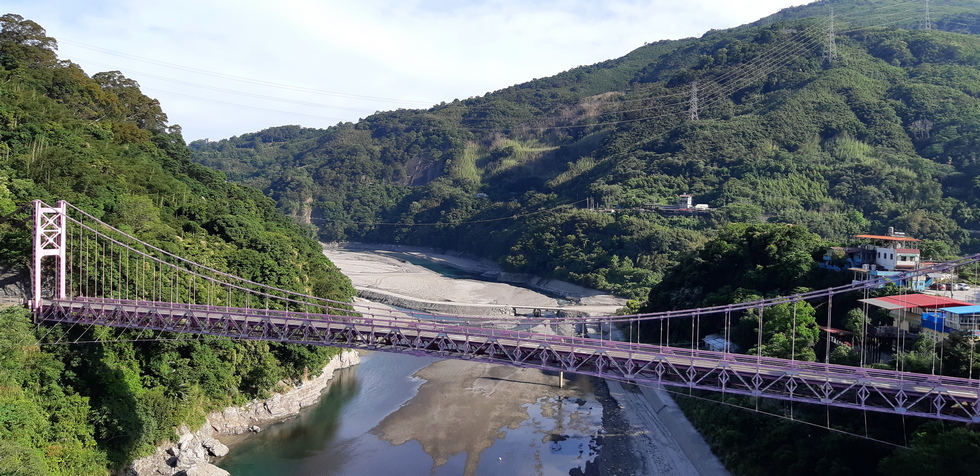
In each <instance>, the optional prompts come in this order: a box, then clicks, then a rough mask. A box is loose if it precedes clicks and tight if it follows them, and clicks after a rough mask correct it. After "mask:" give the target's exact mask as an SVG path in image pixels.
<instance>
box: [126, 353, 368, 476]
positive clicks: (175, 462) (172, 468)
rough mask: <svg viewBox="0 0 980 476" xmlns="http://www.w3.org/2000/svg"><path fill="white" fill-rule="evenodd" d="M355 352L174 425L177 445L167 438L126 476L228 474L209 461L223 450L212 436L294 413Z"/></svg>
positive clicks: (353, 361) (313, 399)
mask: <svg viewBox="0 0 980 476" xmlns="http://www.w3.org/2000/svg"><path fill="white" fill-rule="evenodd" d="M360 361H361V359H360V356H359V355H358V354H357V352H355V351H352V350H346V351H344V352H342V353H341V354H340V355H337V356H335V357H334V358H333V359H331V360H330V362H329V363H327V365H326V367H324V368H323V372H322V373H321V374H320V375H319V376H317V377H314V378H311V379H308V380H305V381H303V382H302V383H299V384H297V385H296V386H295V387H293V389H292V390H289V391H287V392H285V393H277V394H275V395H273V396H272V397H270V398H267V399H264V400H254V401H252V402H250V403H249V404H247V405H245V406H243V407H229V408H226V409H224V410H222V411H216V412H212V413H211V414H209V415H208V418H207V421H206V422H205V423H204V426H202V427H201V428H200V429H198V430H197V431H194V432H191V431H190V429H188V428H187V427H183V426H182V427H181V428H179V429H177V434H178V435H179V438H178V439H177V443H173V442H168V443H167V444H165V445H163V446H160V447H159V448H157V451H156V453H154V454H152V455H150V456H147V457H145V458H140V459H138V460H136V461H133V462H132V464H131V465H130V466H129V467H128V468H126V470H125V471H124V473H123V474H125V475H126V476H228V472H227V471H225V470H223V469H221V468H219V467H217V466H215V465H213V464H211V462H212V461H214V459H216V458H221V457H223V456H225V455H227V454H228V451H229V449H228V447H227V446H226V445H225V444H223V443H221V442H220V441H218V437H221V436H232V435H240V434H243V433H248V432H253V433H257V432H259V431H261V429H262V426H264V425H268V424H270V423H274V422H277V421H282V420H285V419H288V418H291V417H293V416H295V415H296V414H297V413H299V411H300V410H302V409H303V408H306V407H308V406H310V405H313V404H315V403H317V402H318V401H319V400H320V396H321V395H322V394H323V390H324V389H325V388H326V387H327V385H328V384H329V382H330V379H332V378H333V373H334V371H336V370H339V369H343V368H347V367H351V366H353V365H357V364H358V363H360Z"/></svg>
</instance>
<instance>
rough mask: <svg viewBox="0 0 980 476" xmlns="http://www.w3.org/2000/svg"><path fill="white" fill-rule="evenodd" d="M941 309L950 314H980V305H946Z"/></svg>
mask: <svg viewBox="0 0 980 476" xmlns="http://www.w3.org/2000/svg"><path fill="white" fill-rule="evenodd" d="M940 311H944V312H948V313H950V314H980V306H959V307H944V308H942V309H940Z"/></svg>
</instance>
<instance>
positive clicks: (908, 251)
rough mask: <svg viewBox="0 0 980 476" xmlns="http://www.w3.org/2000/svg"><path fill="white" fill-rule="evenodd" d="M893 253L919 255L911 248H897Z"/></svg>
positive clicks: (917, 251)
mask: <svg viewBox="0 0 980 476" xmlns="http://www.w3.org/2000/svg"><path fill="white" fill-rule="evenodd" d="M895 252H896V253H908V254H913V255H917V254H919V250H917V249H913V248H899V249H897V250H895Z"/></svg>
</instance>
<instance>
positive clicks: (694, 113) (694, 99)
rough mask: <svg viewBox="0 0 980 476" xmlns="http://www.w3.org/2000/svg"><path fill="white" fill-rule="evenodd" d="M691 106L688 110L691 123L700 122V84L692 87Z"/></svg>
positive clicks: (695, 83)
mask: <svg viewBox="0 0 980 476" xmlns="http://www.w3.org/2000/svg"><path fill="white" fill-rule="evenodd" d="M690 103H691V106H690V107H688V108H687V116H688V119H690V120H691V121H697V120H698V82H697V80H695V81H694V84H692V85H691V100H690Z"/></svg>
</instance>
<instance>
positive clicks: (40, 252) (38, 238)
mask: <svg viewBox="0 0 980 476" xmlns="http://www.w3.org/2000/svg"><path fill="white" fill-rule="evenodd" d="M66 208H67V207H66V203H65V201H64V200H61V201H59V202H58V206H57V207H48V206H45V204H44V203H43V202H41V201H40V200H35V201H34V269H33V270H32V272H31V273H32V275H33V276H32V278H33V279H32V286H33V289H32V290H31V292H32V293H33V299H32V300H31V306H32V307H33V308H34V309H37V308H39V307H40V306H41V300H42V298H43V292H42V286H43V284H44V279H43V278H44V272H43V268H42V262H43V260H44V257H46V256H54V257H55V259H56V260H57V263H56V265H55V266H56V267H55V270H56V271H55V272H56V273H57V276H55V286H56V289H55V290H54V296H55V297H56V298H58V299H65V298H66V296H67V290H66V288H65V269H66V266H67V265H66V261H67V260H66V256H65V253H66V250H65V224H66V222H67V219H66Z"/></svg>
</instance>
